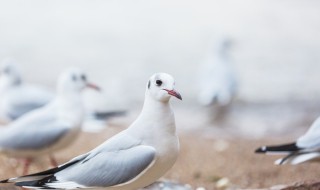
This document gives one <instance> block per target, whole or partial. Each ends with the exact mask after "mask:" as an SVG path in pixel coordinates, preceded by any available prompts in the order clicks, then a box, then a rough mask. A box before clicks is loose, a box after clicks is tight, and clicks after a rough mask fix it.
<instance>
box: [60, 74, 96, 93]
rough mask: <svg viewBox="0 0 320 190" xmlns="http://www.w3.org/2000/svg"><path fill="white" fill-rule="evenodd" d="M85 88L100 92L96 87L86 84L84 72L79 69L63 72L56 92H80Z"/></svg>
mask: <svg viewBox="0 0 320 190" xmlns="http://www.w3.org/2000/svg"><path fill="white" fill-rule="evenodd" d="M85 88H92V89H94V90H98V91H99V90H100V88H99V87H98V86H96V85H95V84H92V83H90V82H88V79H87V76H86V74H85V72H84V71H83V70H81V69H79V68H70V69H67V70H65V71H64V72H63V73H62V74H61V75H60V77H59V80H58V91H62V92H81V91H82V90H83V89H85Z"/></svg>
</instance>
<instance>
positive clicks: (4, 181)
mask: <svg viewBox="0 0 320 190" xmlns="http://www.w3.org/2000/svg"><path fill="white" fill-rule="evenodd" d="M0 183H9V179H5V180H2V181H0Z"/></svg>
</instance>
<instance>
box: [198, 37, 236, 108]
mask: <svg viewBox="0 0 320 190" xmlns="http://www.w3.org/2000/svg"><path fill="white" fill-rule="evenodd" d="M231 43H232V42H231V40H230V39H229V38H222V39H220V40H219V41H217V42H216V43H215V45H214V46H213V45H211V46H212V47H210V48H209V52H208V53H207V56H206V59H205V61H204V63H203V65H202V67H201V69H200V77H199V91H200V92H199V96H198V101H199V103H200V104H201V105H203V106H209V105H219V106H226V105H228V104H230V103H231V100H232V98H233V97H234V95H235V93H236V90H237V82H236V78H235V73H234V70H233V67H232V64H231V63H230V62H231V61H230V59H229V51H230V47H231Z"/></svg>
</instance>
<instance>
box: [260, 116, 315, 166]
mask: <svg viewBox="0 0 320 190" xmlns="http://www.w3.org/2000/svg"><path fill="white" fill-rule="evenodd" d="M255 152H256V153H264V154H282V155H286V156H285V157H284V158H281V159H278V160H276V161H275V164H277V165H282V164H292V165H296V164H300V163H303V162H307V161H311V160H312V161H314V160H317V159H320V117H319V118H317V119H316V120H315V121H314V123H313V124H312V125H311V127H310V129H309V130H308V131H307V132H306V133H305V134H304V135H303V136H301V137H300V138H298V139H297V140H296V141H295V142H293V143H288V144H282V145H276V146H263V147H260V148H258V149H256V151H255Z"/></svg>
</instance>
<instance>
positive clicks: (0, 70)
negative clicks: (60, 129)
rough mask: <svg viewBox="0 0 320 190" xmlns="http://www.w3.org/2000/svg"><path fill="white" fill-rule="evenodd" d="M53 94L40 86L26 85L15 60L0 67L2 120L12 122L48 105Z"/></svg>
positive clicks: (7, 60)
mask: <svg viewBox="0 0 320 190" xmlns="http://www.w3.org/2000/svg"><path fill="white" fill-rule="evenodd" d="M53 98H54V95H53V93H52V92H51V91H50V90H49V89H47V88H45V87H41V86H39V85H34V84H28V83H25V82H24V81H23V79H22V76H21V73H20V71H19V68H18V66H17V65H16V63H15V61H14V60H13V59H5V60H4V61H3V62H2V64H1V65H0V120H1V121H2V122H10V121H12V120H15V119H17V118H19V117H20V116H22V115H23V114H25V113H27V112H29V111H31V110H34V109H37V108H40V107H42V106H44V105H46V104H47V103H48V102H50V101H51V100H52V99H53Z"/></svg>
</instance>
